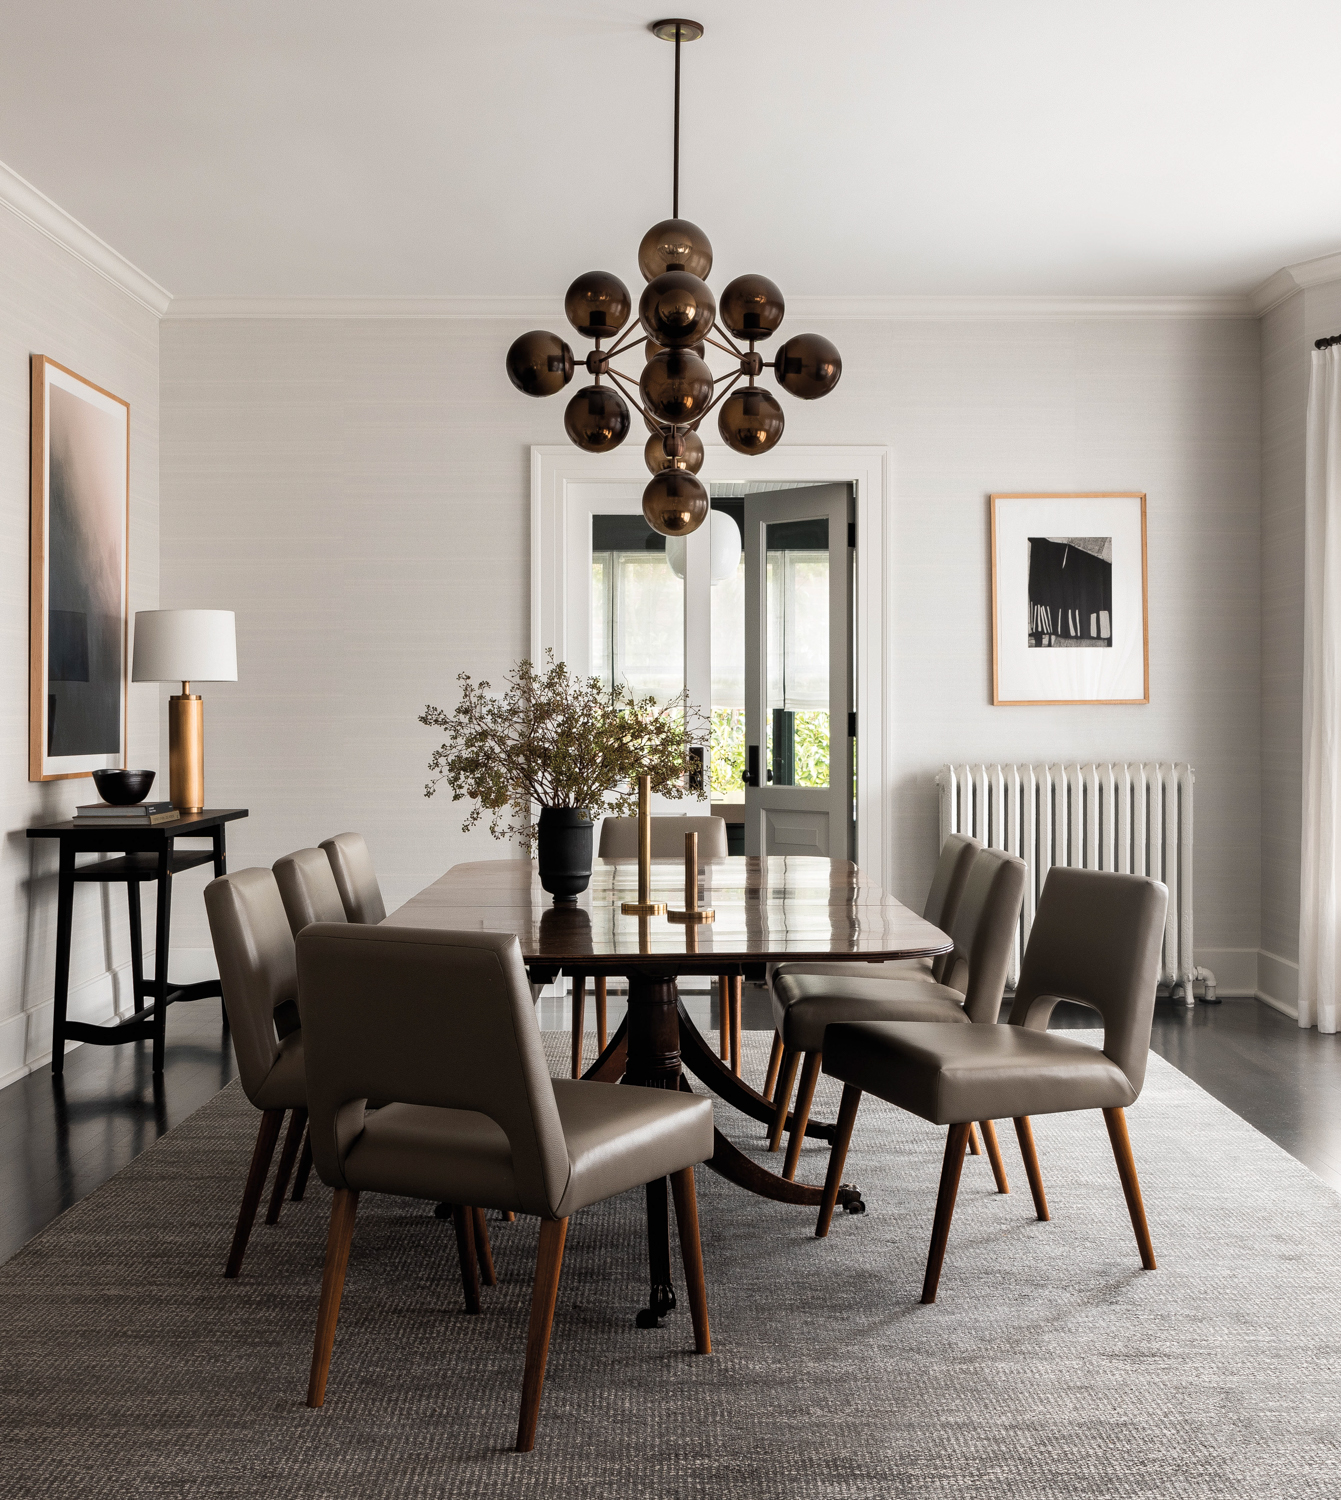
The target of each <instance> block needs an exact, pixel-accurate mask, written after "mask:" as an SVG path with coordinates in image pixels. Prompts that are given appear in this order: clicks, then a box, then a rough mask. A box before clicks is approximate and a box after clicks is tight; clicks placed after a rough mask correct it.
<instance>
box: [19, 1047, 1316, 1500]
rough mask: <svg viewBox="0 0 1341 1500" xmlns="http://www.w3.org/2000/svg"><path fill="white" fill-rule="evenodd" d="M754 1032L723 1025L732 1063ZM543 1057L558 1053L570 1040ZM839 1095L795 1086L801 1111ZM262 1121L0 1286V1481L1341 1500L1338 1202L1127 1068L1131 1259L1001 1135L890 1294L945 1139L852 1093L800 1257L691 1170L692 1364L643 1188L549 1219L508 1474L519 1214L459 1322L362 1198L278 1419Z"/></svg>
mask: <svg viewBox="0 0 1341 1500" xmlns="http://www.w3.org/2000/svg"><path fill="white" fill-rule="evenodd" d="M1082 1035H1083V1034H1082ZM1089 1035H1090V1037H1091V1039H1092V1037H1093V1034H1092V1033H1090V1034H1089ZM766 1043H767V1039H766V1038H764V1037H762V1036H759V1035H747V1037H746V1047H747V1054H748V1067H747V1072H748V1073H749V1075H750V1076H751V1077H752V1078H754V1079H755V1080H756V1081H757V1080H758V1079H759V1077H760V1076H761V1075H762V1072H763V1065H764V1061H765V1057H766V1051H765V1049H766ZM546 1046H547V1048H548V1050H549V1053H550V1057H551V1061H552V1065H553V1067H554V1069H555V1071H556V1072H559V1071H562V1069H563V1066H564V1061H565V1059H566V1057H567V1049H568V1042H567V1038H566V1036H565V1035H563V1034H549V1035H547V1036H546ZM836 1103H837V1100H836V1090H835V1089H833V1088H832V1087H831V1086H830V1085H829V1084H828V1082H827V1080H826V1081H825V1082H823V1083H822V1085H821V1094H820V1097H819V1098H818V1099H817V1114H821V1115H823V1116H825V1117H827V1118H832V1117H833V1114H834V1112H835V1110H836ZM256 1119H257V1117H256V1114H255V1112H254V1111H253V1110H252V1109H251V1108H250V1106H249V1105H248V1104H247V1102H246V1099H245V1098H244V1096H243V1095H242V1093H241V1091H240V1088H239V1086H238V1085H236V1084H234V1085H233V1086H232V1087H230V1088H228V1089H226V1090H225V1091H224V1092H223V1093H221V1094H220V1095H218V1096H217V1097H216V1098H215V1099H214V1100H212V1101H211V1102H210V1103H209V1104H208V1105H206V1106H205V1107H204V1108H203V1109H201V1110H199V1111H198V1112H197V1113H196V1114H195V1115H193V1116H192V1117H191V1118H190V1119H189V1120H187V1121H186V1122H185V1123H183V1124H182V1125H180V1126H179V1127H178V1128H177V1129H175V1130H173V1131H172V1132H171V1133H170V1134H169V1135H168V1136H166V1137H164V1139H163V1140H162V1141H160V1142H159V1143H158V1144H157V1145H156V1146H155V1147H154V1148H153V1149H151V1150H150V1151H147V1152H146V1153H145V1154H144V1155H142V1156H140V1157H139V1158H137V1160H136V1161H135V1162H133V1163H132V1164H131V1165H130V1166H129V1167H127V1168H126V1169H125V1170H124V1171H123V1172H121V1173H120V1174H119V1175H118V1176H117V1177H116V1178H114V1179H113V1180H112V1181H111V1182H109V1183H108V1184H107V1185H106V1186H105V1187H103V1188H102V1189H101V1190H100V1191H99V1192H97V1193H95V1194H94V1195H93V1196H92V1197H90V1198H88V1199H86V1200H85V1201H84V1202H82V1203H80V1204H78V1205H77V1206H76V1207H74V1208H72V1209H71V1210H70V1211H69V1212H68V1213H66V1214H65V1215H63V1217H62V1218H60V1219H59V1220H58V1221H57V1222H56V1223H54V1224H53V1225H52V1226H50V1228H48V1229H47V1230H46V1232H45V1233H43V1234H42V1235H40V1236H39V1237H38V1238H37V1239H36V1240H34V1241H33V1242H32V1243H31V1244H29V1245H28V1246H27V1247H26V1248H25V1249H24V1250H23V1251H21V1252H20V1253H19V1254H18V1255H17V1256H15V1257H14V1258H13V1259H12V1260H11V1261H9V1262H8V1263H7V1264H6V1265H4V1266H3V1267H0V1328H3V1329H4V1336H3V1343H2V1344H0V1492H2V1493H3V1494H4V1495H6V1496H9V1497H15V1500H17V1497H20V1496H44V1497H47V1496H52V1497H62V1500H68V1497H74V1496H118V1497H125V1496H233V1495H237V1496H264V1497H267V1500H271V1497H273V1500H282V1497H288V1496H295V1497H298V1496H301V1497H326V1496H351V1497H360V1500H362V1497H373V1496H414V1497H419V1496H440V1495H450V1496H457V1495H481V1496H486V1495H487V1496H559V1495H562V1496H564V1497H585V1496H643V1495H656V1496H682V1495H683V1496H713V1497H717V1496H732V1497H734V1496H761V1497H765V1496H767V1497H773V1496H881V1497H885V1496H919V1497H920V1496H936V1497H947V1500H948V1497H960V1496H973V1497H978V1496H982V1497H997V1496H1009V1497H1017V1496H1018V1497H1036V1496H1037V1497H1042V1496H1048V1497H1051V1496H1058V1497H1062V1496H1065V1497H1092V1496H1093V1497H1099V1496H1103V1497H1124V1500H1125V1497H1144V1496H1197V1497H1200V1496H1253V1497H1274V1496H1319V1497H1322V1496H1326V1497H1336V1496H1341V1440H1339V1438H1338V1411H1339V1410H1341V1404H1339V1402H1338V1398H1339V1397H1341V1379H1338V1376H1339V1375H1341V1368H1339V1367H1341V1359H1339V1358H1338V1313H1339V1312H1341V1297H1339V1296H1338V1282H1339V1281H1341V1199H1338V1198H1337V1197H1336V1196H1335V1195H1334V1194H1333V1193H1332V1192H1331V1191H1330V1190H1329V1189H1328V1188H1326V1187H1324V1186H1323V1185H1322V1184H1321V1183H1320V1182H1319V1181H1318V1180H1317V1179H1316V1178H1314V1177H1313V1176H1312V1175H1311V1174H1310V1173H1309V1172H1308V1171H1307V1169H1306V1168H1304V1167H1303V1166H1301V1165H1300V1164H1299V1163H1297V1162H1296V1161H1294V1160H1293V1158H1291V1157H1290V1156H1288V1155H1287V1154H1286V1153H1285V1152H1283V1151H1281V1150H1280V1149H1278V1148H1277V1147H1276V1146H1274V1145H1273V1144H1272V1143H1271V1142H1270V1141H1268V1140H1267V1139H1266V1138H1265V1137H1263V1136H1261V1135H1259V1134H1258V1133H1257V1132H1256V1131H1254V1130H1253V1129H1252V1128H1251V1127H1250V1126H1249V1125H1247V1124H1245V1123H1244V1122H1243V1121H1241V1120H1239V1119H1238V1118H1237V1117H1236V1116H1235V1115H1233V1114H1232V1113H1231V1112H1230V1111H1229V1110H1227V1109H1226V1108H1224V1107H1223V1106H1222V1105H1220V1104H1219V1103H1217V1102H1216V1101H1215V1100H1213V1099H1212V1098H1211V1097H1210V1096H1209V1095H1208V1094H1206V1093H1204V1092H1203V1091H1202V1090H1201V1089H1199V1088H1198V1087H1197V1086H1196V1085H1195V1084H1193V1083H1192V1082H1191V1081H1190V1080H1188V1079H1187V1078H1185V1077H1184V1076H1183V1075H1182V1074H1180V1073H1178V1072H1176V1071H1175V1070H1174V1069H1173V1068H1172V1067H1170V1066H1169V1065H1168V1064H1167V1063H1164V1062H1162V1061H1161V1060H1160V1059H1159V1058H1157V1057H1152V1058H1151V1060H1150V1076H1149V1080H1148V1083H1147V1086H1146V1090H1145V1093H1144V1095H1143V1097H1142V1098H1141V1100H1140V1102H1139V1103H1138V1104H1137V1106H1136V1107H1135V1108H1134V1109H1133V1110H1132V1111H1131V1112H1130V1115H1129V1120H1130V1126H1131V1135H1132V1141H1133V1146H1134V1149H1135V1153H1136V1160H1137V1164H1138V1167H1139V1169H1140V1172H1141V1176H1142V1184H1143V1187H1144V1189H1145V1198H1146V1205H1147V1209H1148V1212H1149V1215H1150V1220H1151V1226H1152V1230H1153V1234H1154V1240H1155V1249H1156V1254H1157V1255H1158V1257H1159V1262H1160V1269H1159V1270H1158V1271H1155V1272H1143V1271H1142V1270H1141V1269H1140V1263H1139V1260H1138V1257H1137V1253H1136V1247H1135V1244H1134V1241H1133V1238H1132V1234H1131V1228H1130V1225H1129V1222H1128V1219H1127V1215H1126V1209H1125V1206H1124V1204H1123V1199H1122V1193H1121V1190H1120V1187H1119V1185H1118V1181H1117V1174H1116V1171H1115V1169H1114V1167H1113V1162H1112V1157H1111V1154H1110V1150H1109V1145H1108V1139H1107V1135H1106V1133H1105V1131H1104V1127H1103V1122H1102V1119H1101V1118H1100V1117H1099V1115H1098V1114H1097V1113H1096V1114H1094V1115H1093V1116H1070V1117H1059V1118H1051V1119H1049V1118H1044V1119H1040V1120H1038V1121H1037V1122H1036V1129H1037V1137H1038V1144H1039V1151H1040V1155H1041V1158H1042V1163H1043V1170H1044V1174H1045V1180H1046V1184H1047V1189H1048V1195H1049V1199H1050V1203H1051V1207H1052V1211H1053V1216H1054V1217H1053V1221H1052V1222H1051V1223H1050V1224H1040V1223H1038V1222H1037V1221H1036V1220H1035V1219H1034V1216H1033V1211H1032V1206H1031V1203H1030V1198H1029V1193H1028V1187H1027V1184H1026V1183H1025V1181H1024V1175H1023V1170H1022V1168H1021V1166H1020V1159H1019V1154H1018V1150H1017V1149H1016V1146H1015V1141H1014V1135H1013V1132H1012V1131H1010V1129H1009V1127H1007V1128H1006V1130H1005V1131H1003V1132H1002V1147H1003V1151H1004V1153H1005V1157H1006V1164H1007V1169H1008V1171H1009V1172H1010V1175H1011V1185H1012V1192H1011V1194H1010V1195H1009V1196H1008V1197H1000V1196H998V1195H997V1194H995V1192H994V1191H993V1189H992V1180H991V1173H990V1170H989V1168H988V1166H987V1163H986V1159H985V1158H981V1157H979V1158H969V1160H968V1161H967V1162H966V1164H965V1170H964V1180H963V1185H962V1188H961V1192H960V1200H959V1208H958V1211H957V1213H956V1217H955V1222H954V1227H953V1231H952V1234H951V1240H950V1248H949V1253H948V1255H947V1258H946V1265H945V1272H944V1275H943V1278H942V1281H941V1293H940V1297H941V1300H940V1301H939V1302H938V1303H937V1304H936V1305H935V1306H934V1307H922V1306H920V1305H919V1303H918V1297H919V1294H920V1291H921V1284H922V1272H923V1266H924V1260H925V1256H926V1250H927V1241H928V1237H929V1233H930V1228H931V1218H932V1210H933V1205H934V1200H935V1192H936V1183H937V1178H938V1173H939V1168H940V1160H941V1154H942V1150H943V1142H944V1133H943V1131H938V1130H935V1129H933V1128H931V1127H929V1126H927V1125H924V1124H922V1123H921V1122H920V1121H918V1120H915V1119H913V1118H911V1117H910V1116H907V1115H903V1114H900V1113H898V1112H897V1111H895V1110H893V1109H891V1108H888V1107H886V1106H884V1105H882V1104H880V1103H879V1102H878V1101H876V1100H871V1099H867V1100H866V1101H865V1103H864V1104H863V1108H862V1113H861V1116H860V1119H859V1121H858V1126H857V1134H856V1137H855V1139H854V1142H853V1149H852V1153H851V1156H850V1158H849V1167H848V1171H847V1174H846V1175H847V1176H848V1178H849V1179H850V1180H852V1181H855V1182H857V1183H859V1184H860V1186H861V1187H862V1190H863V1192H864V1194H865V1197H866V1201H867V1203H868V1205H869V1209H868V1212H867V1213H866V1214H865V1215H864V1216H862V1217H857V1218H851V1217H845V1216H843V1215H841V1214H840V1215H838V1216H837V1218H836V1221H835V1224H834V1228H833V1231H832V1234H831V1236H830V1238H829V1239H828V1241H819V1240H816V1239H815V1238H814V1236H813V1216H812V1214H811V1212H810V1211H809V1210H800V1209H792V1208H786V1207H784V1206H781V1205H778V1204H772V1203H765V1202H761V1201H760V1200H758V1199H755V1198H753V1197H750V1196H747V1195H745V1194H743V1193H742V1192H740V1191H739V1190H737V1189H736V1188H734V1187H732V1186H731V1185H730V1184H728V1183H725V1182H723V1181H721V1180H720V1179H719V1178H717V1177H716V1176H715V1175H714V1174H712V1173H711V1172H708V1171H706V1170H701V1171H700V1173H699V1189H698V1190H699V1203H700V1212H701V1218H702V1227H703V1239H704V1258H705V1262H706V1267H707V1276H708V1295H709V1305H710V1311H711V1318H712V1333H713V1343H714V1346H715V1349H716V1351H717V1352H716V1353H715V1354H714V1355H713V1356H712V1357H711V1358H703V1359H700V1358H696V1357H694V1355H693V1354H692V1338H691V1333H690V1326H689V1315H688V1310H687V1308H685V1307H684V1305H683V1299H682V1307H681V1310H680V1311H678V1312H676V1313H673V1314H671V1316H670V1317H669V1318H668V1319H667V1323H666V1326H665V1327H664V1328H663V1329H662V1330H659V1331H650V1332H641V1331H639V1330H638V1329H636V1328H635V1327H634V1325H633V1313H634V1312H635V1310H636V1309H637V1308H638V1307H639V1306H640V1305H641V1303H642V1301H643V1300H644V1297H645V1292H646V1240H645V1229H644V1219H643V1204H642V1195H641V1193H636V1194H628V1195H625V1196H624V1197H623V1198H620V1199H618V1200H616V1201H614V1202H612V1203H609V1204H606V1205H604V1206H602V1207H600V1208H597V1209H591V1210H588V1211H586V1212H585V1213H584V1214H582V1215H579V1216H578V1217H577V1218H575V1219H574V1221H573V1223H572V1225H571V1227H570V1233H569V1237H568V1249H567V1254H566V1256H565V1260H564V1268H563V1280H562V1283H561V1286H560V1293H559V1309H558V1315H557V1318H556V1320H555V1325H554V1337H553V1342H552V1345H551V1350H550V1359H549V1370H548V1377H547V1380H546V1385H545V1394H544V1404H543V1407H542V1409H541V1414H540V1428H539V1435H538V1441H537V1448H536V1451H535V1452H534V1453H532V1454H529V1455H518V1454H514V1453H512V1452H511V1451H510V1444H511V1442H512V1439H513V1436H514V1432H515V1427H516V1419H517V1406H518V1400H519V1396H520V1385H521V1372H522V1362H523V1355H524V1345H525V1334H526V1316H527V1306H528V1299H529V1292H530V1277H531V1270H532V1265H533V1256H534V1250H535V1243H536V1225H535V1222H534V1221H529V1222H528V1221H518V1222H517V1223H516V1224H512V1225H509V1224H505V1223H503V1222H500V1221H495V1220H494V1219H493V1218H492V1217H491V1221H490V1229H491V1233H492V1238H493V1245H494V1255H495V1260H496V1263H497V1267H498V1273H499V1281H500V1284H499V1285H498V1286H497V1287H496V1288H493V1289H486V1290H485V1292H484V1315H483V1316H482V1317H477V1318H471V1317H467V1316H466V1315H465V1313H464V1311H463V1308H462V1300H461V1290H460V1282H459V1279H458V1271H457V1262H456V1249H455V1241H454V1238H453V1235H452V1230H451V1225H450V1224H444V1223H441V1222H438V1221H436V1220H434V1219H433V1218H432V1217H431V1211H430V1210H429V1208H428V1207H427V1206H426V1205H423V1204H419V1203H415V1202H410V1201H408V1200H401V1199H389V1198H377V1197H373V1196H371V1195H368V1196H365V1198H364V1200H363V1202H362V1204H361V1205H360V1210H359V1221H358V1229H357V1231H356V1234H355V1238H354V1249H353V1256H352V1259H351V1262H350V1268H349V1276H348V1281H347V1283H346V1289H345V1299H344V1307H343V1312H342V1316H341V1321H340V1328H339V1333H338V1336H337V1339H336V1346H335V1358H334V1361H333V1364H332V1367H331V1377H330V1385H329V1388H328V1391H327V1400H326V1406H325V1408H324V1409H323V1410H322V1411H319V1412H314V1411H309V1410H307V1408H306V1407H305V1406H304V1404H303V1403H304V1396H305V1393H306V1382H307V1368H308V1359H309V1356H310V1351H311V1342H312V1332H313V1324H314V1319H315V1315H316V1306H317V1297H318V1292H319V1288H320V1281H321V1264H322V1256H323V1252H324V1242H325V1229H326V1216H327V1210H328V1205H329V1201H330V1195H329V1193H328V1191H327V1190H326V1189H325V1188H324V1187H323V1186H322V1185H321V1184H320V1183H318V1182H317V1181H316V1179H315V1177H314V1178H313V1181H312V1186H311V1187H310V1188H309V1191H308V1196H307V1199H306V1201H304V1202H303V1203H301V1204H296V1205H295V1204H287V1205H286V1206H285V1210H284V1217H283V1220H282V1222H281V1223H280V1225H279V1226H277V1227H276V1228H266V1227H265V1226H264V1225H263V1224H261V1225H258V1227H257V1229H256V1231H255V1232H254V1234H253V1236H252V1242H251V1248H250V1250H249V1251H248V1256H247V1262H246V1265H245V1267H244V1269H243V1274H242V1277H241V1279H240V1280H239V1281H237V1282H232V1283H229V1282H225V1281H224V1280H223V1278H222V1275H221V1274H220V1273H221V1271H222V1268H223V1263H224V1257H225V1253H226V1250H227V1246H228V1242H229V1237H230V1233H231V1228H232V1223H233V1218H234V1215H235V1213H236V1211H237V1203H238V1197H239V1195H240V1193H241V1188H242V1183H243V1178H244V1176H245V1172H246V1166H247V1161H248V1157H249V1153H250V1151H251V1145H252V1140H253V1136H254V1132H255V1127H256ZM718 1119H719V1122H720V1123H722V1124H723V1125H725V1126H727V1128H728V1129H729V1130H730V1132H731V1133H732V1134H733V1136H734V1137H735V1138H736V1139H737V1140H738V1141H739V1142H741V1143H742V1144H747V1145H749V1146H750V1148H751V1149H756V1148H757V1145H758V1142H759V1137H760V1134H761V1132H760V1131H759V1130H758V1129H757V1128H756V1127H755V1126H754V1125H753V1123H752V1122H743V1121H741V1120H740V1118H739V1117H738V1116H736V1115H735V1114H734V1112H733V1111H731V1110H729V1109H728V1108H727V1107H726V1106H719V1107H718ZM826 1154H827V1153H826V1148H825V1147H823V1146H822V1145H819V1144H815V1145H811V1146H809V1147H808V1148H807V1150H806V1152H805V1153H804V1155H803V1157H802V1167H801V1174H800V1175H801V1176H802V1177H805V1178H808V1179H810V1180H817V1179H818V1178H819V1177H820V1176H821V1175H822V1172H823V1165H824V1160H825V1156H826ZM774 1160H778V1158H774ZM675 1265H676V1275H677V1278H680V1276H681V1273H680V1270H679V1261H678V1251H677V1255H676V1261H675ZM680 1285H681V1287H682V1285H683V1283H682V1280H681V1282H680Z"/></svg>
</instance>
